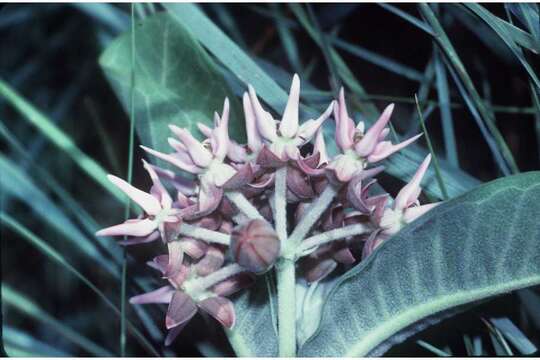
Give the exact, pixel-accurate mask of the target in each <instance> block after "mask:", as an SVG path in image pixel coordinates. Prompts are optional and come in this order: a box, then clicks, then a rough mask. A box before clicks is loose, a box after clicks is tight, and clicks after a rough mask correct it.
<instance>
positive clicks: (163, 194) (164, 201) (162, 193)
mask: <svg viewBox="0 0 540 360" xmlns="http://www.w3.org/2000/svg"><path fill="white" fill-rule="evenodd" d="M142 162H143V166H144V168H145V169H146V171H147V172H148V174H149V175H150V178H151V179H152V183H153V184H154V186H153V188H154V189H155V194H156V195H158V199H159V200H160V202H161V206H162V208H164V209H168V208H170V207H171V205H172V199H171V196H170V195H169V192H168V191H167V189H165V187H164V186H163V184H162V183H161V181H160V180H159V177H158V174H157V173H156V171H155V170H154V169H153V168H152V167H151V166H150V164H148V163H147V162H146V161H145V160H144V159H143V161H142Z"/></svg>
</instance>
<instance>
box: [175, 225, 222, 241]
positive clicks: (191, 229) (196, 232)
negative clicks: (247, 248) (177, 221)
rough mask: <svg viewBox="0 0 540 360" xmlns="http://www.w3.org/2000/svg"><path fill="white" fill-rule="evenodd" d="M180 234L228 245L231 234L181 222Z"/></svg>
mask: <svg viewBox="0 0 540 360" xmlns="http://www.w3.org/2000/svg"><path fill="white" fill-rule="evenodd" d="M179 231H180V235H184V236H188V237H192V238H195V239H199V240H204V241H207V242H210V243H216V244H222V245H227V246H228V245H229V244H230V242H231V236H230V235H227V234H224V233H220V232H217V231H213V230H208V229H205V228H202V227H199V226H195V225H190V224H185V223H184V224H182V225H181V226H180V230H179Z"/></svg>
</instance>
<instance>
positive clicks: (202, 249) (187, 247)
mask: <svg viewBox="0 0 540 360" xmlns="http://www.w3.org/2000/svg"><path fill="white" fill-rule="evenodd" d="M180 243H181V244H182V249H183V250H184V251H185V253H186V254H188V255H189V256H191V257H192V258H193V259H200V258H201V257H202V256H203V255H204V254H205V253H206V250H208V244H206V243H205V242H204V241H201V240H197V239H193V238H184V239H182V240H181V241H180Z"/></svg>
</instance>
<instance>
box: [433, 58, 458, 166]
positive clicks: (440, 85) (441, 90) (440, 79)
mask: <svg viewBox="0 0 540 360" xmlns="http://www.w3.org/2000/svg"><path fill="white" fill-rule="evenodd" d="M434 59H435V62H434V66H435V79H436V85H437V95H438V97H439V107H440V110H441V121H442V130H443V137H444V147H445V150H446V160H448V162H449V163H450V164H451V165H452V166H455V167H457V168H459V160H458V153H457V148H456V135H455V132H454V120H453V119H452V110H450V94H449V91H448V79H447V77H446V71H445V68H444V64H443V62H442V60H441V58H440V54H439V52H438V50H436V51H435V54H434Z"/></svg>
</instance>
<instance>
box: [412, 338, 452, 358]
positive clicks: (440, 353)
mask: <svg viewBox="0 0 540 360" xmlns="http://www.w3.org/2000/svg"><path fill="white" fill-rule="evenodd" d="M416 343H417V344H418V345H420V346H421V347H423V348H424V349H426V350H429V351H431V352H432V353H434V354H435V355H437V356H442V357H449V356H452V355H450V354H449V353H447V352H446V351H444V350H441V349H439V348H437V347H435V346H433V345H431V344H430V343H428V342H426V341H424V340H418V341H417V342H416Z"/></svg>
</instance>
